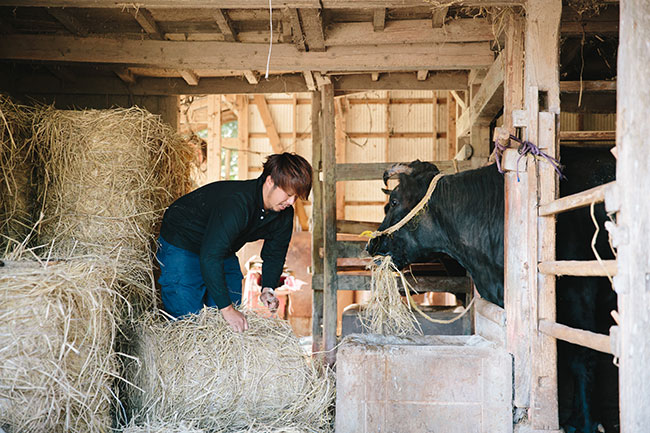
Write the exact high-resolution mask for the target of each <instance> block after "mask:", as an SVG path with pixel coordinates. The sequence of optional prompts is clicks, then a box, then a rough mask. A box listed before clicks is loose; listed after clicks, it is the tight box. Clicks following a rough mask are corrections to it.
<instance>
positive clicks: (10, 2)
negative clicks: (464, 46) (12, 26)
mask: <svg viewBox="0 0 650 433" xmlns="http://www.w3.org/2000/svg"><path fill="white" fill-rule="evenodd" d="M137 3H138V5H140V6H141V7H145V8H173V7H178V5H179V2H178V0H139V1H138V2H137ZM378 3H380V4H381V5H382V6H383V7H386V8H408V7H417V6H422V0H385V1H381V2H378V1H377V0H321V1H320V2H318V1H314V0H284V1H282V6H284V7H289V8H316V7H319V6H320V4H322V7H323V8H325V9H331V8H336V9H371V8H376V7H377V4H378ZM525 3H526V2H525V0H464V1H461V2H458V4H460V5H462V6H474V7H477V6H483V7H489V6H521V5H524V4H525ZM182 4H184V5H186V6H187V7H191V8H197V9H198V8H204V9H213V8H222V9H268V7H269V2H268V1H267V0H246V1H241V0H192V1H184V2H182ZM0 6H40V7H94V8H112V9H120V8H122V7H124V1H122V0H105V1H104V0H0ZM274 7H275V5H274Z"/></svg>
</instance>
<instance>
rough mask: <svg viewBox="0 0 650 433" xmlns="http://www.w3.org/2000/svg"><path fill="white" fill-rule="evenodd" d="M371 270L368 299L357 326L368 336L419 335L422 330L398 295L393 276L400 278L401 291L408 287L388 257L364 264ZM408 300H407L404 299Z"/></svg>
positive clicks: (395, 280) (395, 278) (381, 257)
mask: <svg viewBox="0 0 650 433" xmlns="http://www.w3.org/2000/svg"><path fill="white" fill-rule="evenodd" d="M368 267H369V268H370V271H371V279H370V300H369V301H368V305H367V306H366V307H365V308H364V309H363V310H362V311H361V314H360V315H359V320H360V321H361V325H362V326H363V327H364V328H365V329H366V330H368V331H369V332H370V333H372V334H384V335H414V334H416V335H422V329H421V328H420V325H419V323H418V321H417V319H416V318H415V315H414V314H413V311H412V310H411V308H409V307H410V305H407V304H406V303H405V302H404V301H403V299H402V296H401V295H400V292H399V287H398V284H397V276H398V275H399V276H400V279H401V281H402V285H403V286H404V290H409V285H408V284H407V283H406V281H405V279H404V274H402V273H401V272H400V271H399V269H397V268H396V267H395V265H394V264H393V259H392V258H391V256H380V257H376V258H375V260H373V261H372V262H370V264H369V265H368ZM407 299H408V301H409V302H411V301H410V298H408V297H407Z"/></svg>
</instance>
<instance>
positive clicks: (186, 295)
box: [156, 236, 243, 317]
mask: <svg viewBox="0 0 650 433" xmlns="http://www.w3.org/2000/svg"><path fill="white" fill-rule="evenodd" d="M156 259H157V260H158V263H159V264H160V278H158V283H159V284H160V287H161V296H162V302H163V306H164V307H165V311H167V312H168V313H169V314H171V315H172V316H174V317H181V316H185V315H186V314H196V313H198V312H199V311H201V309H202V308H203V306H204V305H205V306H208V307H215V306H216V303H215V302H214V300H212V298H211V297H210V295H209V294H208V292H207V288H206V286H205V282H204V281H203V276H202V275H201V264H200V262H199V255H198V254H195V253H193V252H191V251H188V250H184V249H182V248H178V247H175V246H174V245H172V244H170V243H169V242H167V241H166V240H164V239H163V237H162V236H160V237H158V252H156ZM223 268H224V274H225V277H226V286H227V287H228V295H229V296H230V300H231V302H232V303H233V304H241V293H242V279H243V275H242V273H241V269H240V267H239V260H237V256H235V255H234V254H233V255H232V256H230V257H228V258H226V259H224V261H223Z"/></svg>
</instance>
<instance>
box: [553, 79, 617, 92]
mask: <svg viewBox="0 0 650 433" xmlns="http://www.w3.org/2000/svg"><path fill="white" fill-rule="evenodd" d="M560 92H563V93H579V92H616V80H612V81H560Z"/></svg>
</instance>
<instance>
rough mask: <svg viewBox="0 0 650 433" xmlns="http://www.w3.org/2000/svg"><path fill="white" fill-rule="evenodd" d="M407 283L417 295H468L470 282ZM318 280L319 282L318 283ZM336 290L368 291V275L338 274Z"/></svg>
mask: <svg viewBox="0 0 650 433" xmlns="http://www.w3.org/2000/svg"><path fill="white" fill-rule="evenodd" d="M407 278H408V281H409V283H410V284H411V286H413V288H414V289H415V290H416V291H417V292H418V293H425V292H448V293H454V294H455V293H458V294H463V293H468V292H469V291H471V288H472V282H471V279H470V278H469V277H438V276H419V277H417V279H414V278H411V277H407ZM314 279H315V280H316V282H317V283H319V284H320V283H322V276H320V275H319V276H316V275H314V277H312V281H313V280H314ZM319 280H320V281H319ZM337 280H338V290H370V275H351V274H338V275H337Z"/></svg>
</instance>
